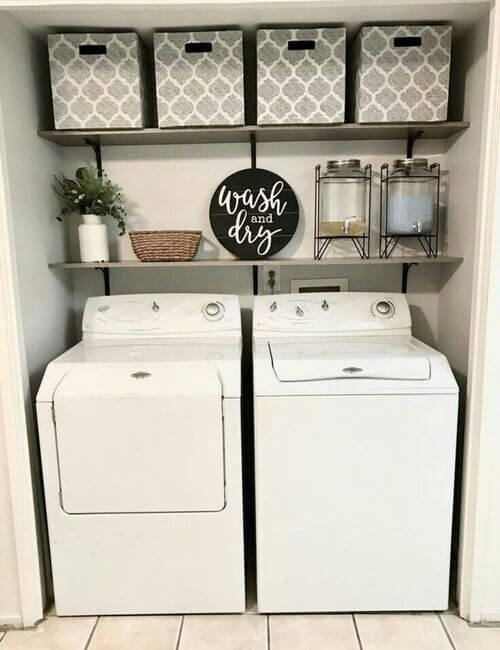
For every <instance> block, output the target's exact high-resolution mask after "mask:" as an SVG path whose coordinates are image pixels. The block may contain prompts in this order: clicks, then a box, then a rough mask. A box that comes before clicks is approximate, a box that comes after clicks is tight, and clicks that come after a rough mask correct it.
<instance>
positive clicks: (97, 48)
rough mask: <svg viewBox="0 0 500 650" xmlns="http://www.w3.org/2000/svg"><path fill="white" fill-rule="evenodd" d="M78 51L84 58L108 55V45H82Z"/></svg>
mask: <svg viewBox="0 0 500 650" xmlns="http://www.w3.org/2000/svg"><path fill="white" fill-rule="evenodd" d="M78 51H79V52H80V54H81V55H83V56H85V55H89V54H90V55H92V54H107V53H108V48H107V46H106V45H80V46H79V47H78Z"/></svg>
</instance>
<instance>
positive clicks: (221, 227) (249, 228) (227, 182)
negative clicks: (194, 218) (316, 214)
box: [210, 169, 299, 260]
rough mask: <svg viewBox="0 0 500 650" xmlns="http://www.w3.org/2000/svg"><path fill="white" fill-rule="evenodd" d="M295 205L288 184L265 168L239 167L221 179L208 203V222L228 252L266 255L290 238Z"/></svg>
mask: <svg viewBox="0 0 500 650" xmlns="http://www.w3.org/2000/svg"><path fill="white" fill-rule="evenodd" d="M298 221H299V204H298V202H297V197H296V196H295V193H294V191H293V190H292V188H291V187H290V185H288V183H287V182H286V181H285V180H283V179H282V178H281V176H278V175H277V174H274V173H273V172H269V171H267V170H266V169H241V170H240V171H237V172H235V173H234V174H231V176H228V177H227V178H225V179H224V180H223V181H222V183H221V184H220V185H219V187H218V188H217V189H216V190H215V193H214V195H213V197H212V201H211V202H210V224H211V226H212V230H213V231H214V233H215V236H216V237H217V239H218V240H219V241H220V243H221V244H222V245H223V246H224V248H226V249H227V250H228V251H229V252H230V253H233V255H236V256H237V257H239V258H241V259H245V260H254V259H260V258H266V257H269V256H270V255H274V254H275V253H277V252H278V251H280V250H281V249H282V248H283V247H284V246H286V245H287V244H288V242H289V241H290V240H291V238H292V237H293V235H294V233H295V231H296V230H297V224H298Z"/></svg>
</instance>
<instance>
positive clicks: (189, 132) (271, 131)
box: [38, 122, 470, 147]
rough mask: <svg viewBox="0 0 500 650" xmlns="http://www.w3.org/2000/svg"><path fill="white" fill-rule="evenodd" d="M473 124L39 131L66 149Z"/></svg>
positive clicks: (404, 133)
mask: <svg viewBox="0 0 500 650" xmlns="http://www.w3.org/2000/svg"><path fill="white" fill-rule="evenodd" d="M469 126H470V123H469V122H403V123H400V122H397V123H380V124H331V125H311V126H308V125H304V126H302V125H284V126H223V127H200V128H182V129H126V130H105V131H92V130H91V131H43V130H41V131H39V132H38V135H39V136H40V137H41V138H44V139H45V140H49V141H50V142H55V143H56V144H58V145H61V146H63V147H82V146H85V145H88V144H89V143H90V142H92V143H94V144H100V145H113V146H115V145H150V144H207V143H224V142H249V141H250V138H251V136H255V140H256V141H257V142H294V141H296V142H304V141H311V140H406V139H408V137H409V136H410V135H413V134H414V133H415V132H416V131H423V132H424V134H423V136H422V137H423V138H432V139H444V138H449V137H450V136H452V135H456V134H458V133H462V132H463V131H465V129H467V128H468V127H469Z"/></svg>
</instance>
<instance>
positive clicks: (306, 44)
mask: <svg viewBox="0 0 500 650" xmlns="http://www.w3.org/2000/svg"><path fill="white" fill-rule="evenodd" d="M315 48H316V41H312V40H311V41H307V40H294V41H288V49H289V50H292V51H295V52H297V51H302V50H314V49H315Z"/></svg>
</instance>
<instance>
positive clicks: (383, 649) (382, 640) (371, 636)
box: [356, 614, 452, 650]
mask: <svg viewBox="0 0 500 650" xmlns="http://www.w3.org/2000/svg"><path fill="white" fill-rule="evenodd" d="M356 623H357V625H358V631H359V636H360V639H361V645H362V646H363V650H451V648H452V646H451V643H450V642H449V639H448V637H447V636H446V632H445V631H444V630H443V626H442V625H441V622H440V620H439V618H438V617H437V615H436V614H356Z"/></svg>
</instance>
